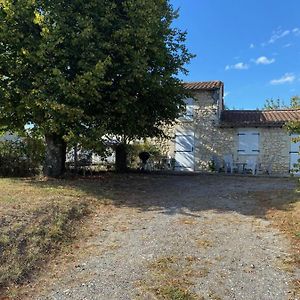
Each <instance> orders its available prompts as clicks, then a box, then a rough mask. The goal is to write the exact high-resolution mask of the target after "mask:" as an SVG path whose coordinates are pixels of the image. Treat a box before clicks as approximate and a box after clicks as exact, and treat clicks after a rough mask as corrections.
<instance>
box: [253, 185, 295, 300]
mask: <svg viewBox="0 0 300 300" xmlns="http://www.w3.org/2000/svg"><path fill="white" fill-rule="evenodd" d="M253 195H254V198H255V200H256V201H258V208H264V209H266V213H265V218H266V219H268V220H270V221H271V223H272V225H273V226H275V227H276V228H278V229H279V230H280V231H281V232H283V233H284V234H285V235H286V236H287V237H288V238H289V240H290V245H291V258H290V259H288V260H285V261H283V262H282V268H283V269H284V270H286V271H290V272H293V271H294V270H295V268H300V201H299V198H300V190H298V191H287V190H285V191H273V192H272V193H270V192H267V191H260V192H255V193H253ZM294 296H295V298H297V297H300V281H299V280H295V282H294Z"/></svg>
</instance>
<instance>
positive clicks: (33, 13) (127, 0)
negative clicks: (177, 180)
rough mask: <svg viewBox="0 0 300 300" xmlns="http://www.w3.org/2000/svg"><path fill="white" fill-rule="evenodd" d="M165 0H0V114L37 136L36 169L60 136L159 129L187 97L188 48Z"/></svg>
mask: <svg viewBox="0 0 300 300" xmlns="http://www.w3.org/2000/svg"><path fill="white" fill-rule="evenodd" d="M175 17H176V12H174V11H173V8H172V7H171V6H170V5H169V3H168V1H166V0H154V1H146V0H140V1H134V0H124V1H122V0H114V1H108V0H90V1H84V0H74V1H68V0H0V98H1V103H0V116H1V122H2V123H3V124H7V125H9V126H10V127H11V129H14V128H18V129H20V128H24V125H25V124H32V126H33V127H34V129H35V130H37V131H39V132H40V133H41V134H43V135H44V136H45V140H46V144H47V147H46V148H47V151H46V152H47V153H46V162H45V169H44V170H45V174H46V175H50V176H59V175H61V174H62V173H63V171H64V163H65V152H66V141H68V140H69V139H72V140H74V139H75V140H76V139H79V138H84V139H90V140H99V142H101V137H102V136H103V135H104V133H107V134H113V135H115V136H118V137H121V140H122V141H127V140H131V139H134V138H137V137H146V136H154V135H158V134H161V130H160V128H161V126H162V125H163V124H165V123H169V122H171V121H172V120H174V118H175V117H176V116H177V114H178V112H179V110H180V107H181V106H182V102H181V101H182V100H181V99H182V98H183V97H184V96H185V95H186V93H185V91H184V89H183V87H182V85H181V83H180V81H179V80H178V79H177V77H176V76H177V75H178V72H180V71H182V72H185V70H184V64H185V63H186V62H188V61H189V59H190V58H191V55H190V54H189V53H188V51H187V50H186V48H185V46H184V41H185V33H181V32H180V31H178V30H176V29H174V28H172V25H171V24H172V21H173V19H174V18H175Z"/></svg>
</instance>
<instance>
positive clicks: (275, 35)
mask: <svg viewBox="0 0 300 300" xmlns="http://www.w3.org/2000/svg"><path fill="white" fill-rule="evenodd" d="M290 33H291V31H290V30H282V29H277V30H275V31H273V33H272V36H271V38H270V39H269V41H268V43H269V44H274V43H275V42H276V41H277V40H279V39H282V38H284V37H285V36H287V35H289V34H290Z"/></svg>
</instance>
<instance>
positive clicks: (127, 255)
mask: <svg viewBox="0 0 300 300" xmlns="http://www.w3.org/2000/svg"><path fill="white" fill-rule="evenodd" d="M60 184H61V183H60ZM61 185H62V184H61ZM63 185H64V187H65V188H66V187H67V186H68V189H71V190H72V191H73V192H74V193H79V194H80V195H81V196H80V197H79V198H81V199H82V198H84V199H95V200H97V201H100V202H101V201H104V200H103V199H105V201H106V205H105V208H107V210H106V209H105V208H104V209H103V207H99V208H98V209H94V210H93V212H92V214H91V216H92V218H90V219H89V220H88V222H87V223H85V226H86V229H85V232H90V235H85V236H84V238H81V239H79V241H78V242H77V243H76V245H77V247H78V248H74V247H75V246H74V245H73V246H72V248H70V249H71V250H70V252H72V255H71V256H70V257H71V258H70V261H67V259H62V258H56V259H55V260H53V261H52V263H51V265H50V266H49V268H48V269H47V273H46V272H45V274H40V275H39V278H38V279H37V280H36V281H32V282H30V283H29V284H28V286H27V287H24V288H23V290H22V292H20V291H19V295H22V296H21V298H22V299H83V298H88V299H118V300H119V299H124V300H125V299H157V298H159V299H160V298H161V299H205V300H208V299H222V300H229V299H230V300H231V299H247V300H254V299H255V300H256V299H266V300H271V299H272V300H282V299H293V300H294V299H297V295H296V289H293V288H294V287H295V286H296V283H297V280H298V279H297V273H295V272H296V267H297V266H296V265H295V262H292V263H291V264H290V265H291V267H290V268H289V270H287V269H286V268H284V266H283V265H282V262H288V261H290V260H291V258H292V257H293V250H292V249H291V245H292V244H293V243H294V242H293V241H292V240H290V238H289V237H287V236H286V235H285V233H287V232H285V231H284V230H283V229H280V227H277V224H279V223H280V222H279V221H278V220H277V216H279V215H280V219H281V218H282V220H283V219H286V218H287V217H288V214H290V213H292V215H293V218H294V221H292V222H289V224H291V226H292V227H289V228H290V229H289V231H290V232H294V231H295V230H296V231H297V227H296V228H295V227H294V225H295V224H296V223H297V222H298V221H297V219H295V218H297V215H296V213H295V208H296V207H295V206H293V205H294V204H296V202H291V199H290V198H289V197H285V196H286V195H287V194H288V193H290V192H291V191H292V190H293V189H294V188H295V187H296V182H295V180H290V179H281V178H256V177H236V176H234V177H231V176H228V177H226V176H202V175H200V176H151V175H131V174H129V175H124V176H115V177H110V178H109V179H107V180H101V181H97V180H93V181H82V180H81V181H65V183H64V184H63ZM32 186H33V187H37V188H38V189H41V190H48V189H52V188H54V187H57V183H55V182H52V183H51V182H49V183H42V184H40V183H38V184H36V183H32ZM274 194H279V195H280V197H281V201H279V200H278V198H276V199H275V198H274V199H273V198H272V199H271V200H270V199H269V198H268V197H269V196H270V195H274ZM101 199H102V200H101ZM290 205H292V206H290ZM275 212H276V213H275ZM271 213H273V215H274V213H275V215H276V218H275V217H273V219H272V217H271V215H270V214H271ZM275 215H274V216H275ZM293 218H292V219H293ZM295 220H296V221H295ZM292 224H294V225H292ZM289 226H290V225H289ZM292 228H293V229H292ZM295 241H296V240H295ZM67 255H68V253H65V254H63V256H66V257H67ZM53 265H57V268H54V267H53ZM53 269H54V270H53ZM55 277H56V278H55ZM99 295H100V296H99ZM99 297H100V298H99ZM176 297H177V298H176Z"/></svg>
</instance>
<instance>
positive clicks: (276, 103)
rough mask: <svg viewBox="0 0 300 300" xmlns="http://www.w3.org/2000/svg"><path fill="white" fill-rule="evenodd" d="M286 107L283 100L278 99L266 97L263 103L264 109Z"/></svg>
mask: <svg viewBox="0 0 300 300" xmlns="http://www.w3.org/2000/svg"><path fill="white" fill-rule="evenodd" d="M282 108H287V106H286V105H285V103H284V101H282V100H280V99H276V100H274V99H267V100H266V102H265V104H264V110H273V109H282Z"/></svg>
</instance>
